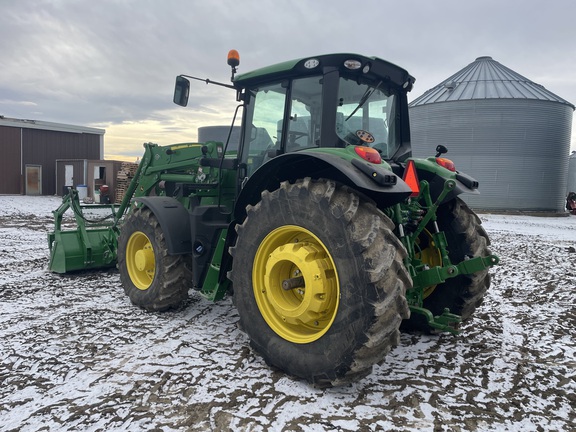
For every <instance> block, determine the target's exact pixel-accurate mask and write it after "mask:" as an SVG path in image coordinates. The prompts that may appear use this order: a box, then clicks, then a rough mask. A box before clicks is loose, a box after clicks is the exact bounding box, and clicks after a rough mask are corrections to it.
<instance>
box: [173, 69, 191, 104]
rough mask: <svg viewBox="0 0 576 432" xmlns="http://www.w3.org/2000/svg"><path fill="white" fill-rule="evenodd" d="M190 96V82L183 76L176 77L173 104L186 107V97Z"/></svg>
mask: <svg viewBox="0 0 576 432" xmlns="http://www.w3.org/2000/svg"><path fill="white" fill-rule="evenodd" d="M189 94H190V81H188V80H187V79H186V78H184V77H183V76H177V77H176V85H175V87H174V103H175V104H176V105H180V106H183V107H185V106H186V105H188V95H189Z"/></svg>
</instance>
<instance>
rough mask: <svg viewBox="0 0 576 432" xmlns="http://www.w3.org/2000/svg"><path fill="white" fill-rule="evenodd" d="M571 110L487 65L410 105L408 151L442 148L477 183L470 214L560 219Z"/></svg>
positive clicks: (487, 61)
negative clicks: (555, 215) (541, 214)
mask: <svg viewBox="0 0 576 432" xmlns="http://www.w3.org/2000/svg"><path fill="white" fill-rule="evenodd" d="M573 112H574V105H572V104H571V103H569V102H567V101H566V100H564V99H562V98H560V97H558V96H556V95H555V94H553V93H552V92H550V91H548V90H546V89H545V88H544V87H543V86H541V85H539V84H536V83H534V82H532V81H530V80H528V79H527V78H525V77H523V76H522V75H520V74H518V73H516V72H514V71H512V70H511V69H509V68H507V67H506V66H503V65H502V64H500V63H499V62H497V61H495V60H493V59H492V58H491V57H478V58H477V59H476V60H475V61H474V62H473V63H471V64H469V65H468V66H466V67H465V68H464V69H462V70H460V71H459V72H457V73H455V74H454V75H452V76H451V77H449V78H448V79H446V80H445V81H443V82H442V83H440V84H438V85H437V86H436V87H434V88H432V89H430V90H428V91H426V92H425V93H424V94H423V95H422V96H420V97H418V98H417V99H415V100H414V101H412V102H411V103H410V117H411V120H410V124H411V130H412V151H413V154H414V156H416V157H423V156H426V155H429V154H430V153H432V152H433V151H434V149H435V148H436V146H437V145H438V144H442V145H445V146H446V147H447V148H448V150H449V153H448V154H447V156H446V157H449V158H450V159H452V160H453V161H454V162H455V163H456V168H457V169H459V170H461V171H464V172H466V173H468V174H470V175H472V176H473V177H475V178H476V179H477V180H479V182H480V195H470V196H468V195H466V196H464V197H463V198H464V199H465V200H466V201H467V202H468V204H469V205H470V206H471V207H473V208H476V209H487V210H533V211H558V212H559V211H563V209H564V205H565V189H566V181H567V177H568V161H567V156H568V153H569V148H570V134H571V129H572V116H573Z"/></svg>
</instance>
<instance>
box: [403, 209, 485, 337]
mask: <svg viewBox="0 0 576 432" xmlns="http://www.w3.org/2000/svg"><path fill="white" fill-rule="evenodd" d="M437 216H438V228H439V229H440V230H441V231H444V233H445V235H446V241H447V243H448V256H449V257H450V261H451V262H452V263H453V264H458V263H460V262H462V261H463V260H465V259H466V258H467V257H477V256H487V255H490V254H491V252H490V250H489V248H488V246H489V245H490V240H489V238H488V234H487V233H486V231H485V230H484V228H483V227H482V221H481V220H480V218H479V217H478V216H477V215H476V214H475V213H474V212H473V211H472V210H470V208H469V207H468V206H467V205H466V204H465V203H464V202H463V201H462V200H461V199H460V198H456V199H454V200H452V201H449V202H448V203H446V204H443V205H442V206H441V207H440V208H439V209H438V214H437ZM428 237H429V234H428V232H427V231H424V232H423V233H422V235H421V240H422V242H423V243H425V244H431V242H430V241H429V238H428ZM425 253H426V255H425V259H424V261H425V262H428V264H429V265H431V266H432V265H439V251H438V250H437V249H434V248H433V246H429V247H427V249H425ZM440 262H441V260H440ZM489 287H490V274H489V273H488V269H485V270H482V271H480V272H477V273H474V274H471V275H459V276H456V277H455V278H453V279H448V280H447V281H446V282H444V283H442V284H439V285H437V286H435V287H431V288H428V289H427V290H425V291H424V307H425V308H426V309H429V310H430V311H432V313H433V314H434V315H435V316H436V315H441V314H442V312H443V311H444V309H445V308H448V309H450V312H452V313H454V314H457V315H460V316H461V317H462V321H463V322H464V321H466V320H468V319H469V318H470V317H471V315H472V314H473V313H474V311H475V310H476V308H477V307H478V306H480V305H481V304H482V302H483V301H484V296H485V295H486V292H487V290H488V288H489ZM419 318H420V317H419V316H417V315H413V319H411V320H410V321H409V322H407V323H406V326H405V327H406V328H407V329H417V330H424V331H429V330H430V328H429V327H428V325H427V324H426V323H425V322H424V320H421V319H419Z"/></svg>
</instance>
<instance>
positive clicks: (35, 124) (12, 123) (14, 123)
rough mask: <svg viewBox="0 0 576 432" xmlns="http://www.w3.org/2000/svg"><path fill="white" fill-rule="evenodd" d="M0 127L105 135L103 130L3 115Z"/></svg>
mask: <svg viewBox="0 0 576 432" xmlns="http://www.w3.org/2000/svg"><path fill="white" fill-rule="evenodd" d="M0 126H8V127H17V128H24V129H42V130H51V131H58V132H71V133H89V134H94V135H104V134H105V133H106V130H104V129H98V128H91V127H85V126H75V125H69V124H62V123H52V122H47V121H41V120H24V119H16V118H9V117H4V116H3V115H0Z"/></svg>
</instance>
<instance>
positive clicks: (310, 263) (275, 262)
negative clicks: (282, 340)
mask: <svg viewBox="0 0 576 432" xmlns="http://www.w3.org/2000/svg"><path fill="white" fill-rule="evenodd" d="M329 268H330V265H329V263H328V262H327V260H326V258H325V255H324V253H323V251H320V250H318V248H317V247H315V245H312V244H310V243H293V244H289V245H283V246H280V247H278V248H276V249H275V250H274V251H273V252H272V254H270V258H269V259H268V262H267V263H266V275H265V276H264V285H265V290H264V292H263V294H264V296H265V297H266V299H267V300H268V303H269V304H270V306H271V307H272V309H273V310H274V312H275V313H276V314H277V315H278V316H279V317H280V318H281V319H282V321H285V322H287V323H289V324H294V325H300V324H304V325H311V326H318V325H319V320H321V319H322V318H323V317H324V316H325V315H326V313H327V308H328V306H329V298H328V296H327V295H326V294H327V292H328V291H330V289H331V287H332V283H333V279H334V278H333V274H332V275H329V273H330V272H327V270H329ZM288 275H294V277H302V278H303V279H304V286H303V287H297V288H294V289H293V290H285V289H278V287H282V284H283V282H284V281H285V277H286V276H288ZM299 275H301V276H299Z"/></svg>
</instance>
